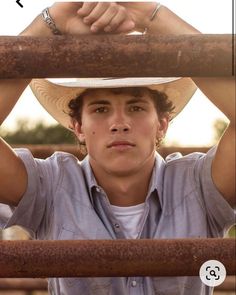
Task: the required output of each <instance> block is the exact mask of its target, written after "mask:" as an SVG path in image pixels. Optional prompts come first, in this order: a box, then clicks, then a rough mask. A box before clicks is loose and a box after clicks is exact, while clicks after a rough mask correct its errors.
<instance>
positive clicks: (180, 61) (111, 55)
mask: <svg viewBox="0 0 236 295" xmlns="http://www.w3.org/2000/svg"><path fill="white" fill-rule="evenodd" d="M233 43H235V38H232V35H230V34H225V35H216V34H215V35H213V34H212V35H209V34H206V35H162V36H160V35H148V34H147V35H98V36H80V37H73V36H66V37H65V36H57V37H50V38H48V37H41V38H39V37H26V36H21V37H9V36H7V37H0V78H43V77H48V78H50V77H54V78H56V77H57V78H59V77H64V78H66V77H67V78H69V77H81V78H82V77H155V76H159V77H166V76H171V77H175V76H187V77H197V76H199V77H204V76H205V77H206V76H211V77H216V76H232V75H233V71H234V67H235V65H234V64H233V63H234V58H233V57H234V52H233V48H234V44H233Z"/></svg>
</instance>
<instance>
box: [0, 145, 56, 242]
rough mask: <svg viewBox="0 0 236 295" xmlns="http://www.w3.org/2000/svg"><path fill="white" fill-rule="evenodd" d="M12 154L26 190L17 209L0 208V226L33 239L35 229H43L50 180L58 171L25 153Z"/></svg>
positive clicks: (52, 183)
mask: <svg viewBox="0 0 236 295" xmlns="http://www.w3.org/2000/svg"><path fill="white" fill-rule="evenodd" d="M15 151H16V153H17V154H18V156H19V157H20V158H21V159H22V161H23V163H24V165H25V167H26V170H27V175H28V184H27V189H26V192H25V193H24V195H23V197H22V199H21V201H20V202H19V204H18V206H17V207H8V206H7V205H1V207H0V210H1V211H0V225H1V227H2V228H7V227H10V226H13V225H19V226H22V227H23V228H25V229H26V230H27V231H29V232H30V234H31V235H32V236H33V237H35V234H36V232H37V230H38V228H39V227H40V230H41V231H42V230H43V229H44V228H45V230H46V228H47V223H48V222H49V218H50V215H51V213H52V212H51V211H52V207H53V198H52V196H53V190H54V188H55V179H54V178H55V177H57V178H59V175H58V173H59V172H58V171H57V170H59V169H53V168H52V167H51V161H47V160H40V159H35V158H33V156H32V154H31V153H30V151H29V150H27V149H15ZM53 170H54V171H53ZM16 181H17V180H16ZM12 185H14V181H13V184H12Z"/></svg>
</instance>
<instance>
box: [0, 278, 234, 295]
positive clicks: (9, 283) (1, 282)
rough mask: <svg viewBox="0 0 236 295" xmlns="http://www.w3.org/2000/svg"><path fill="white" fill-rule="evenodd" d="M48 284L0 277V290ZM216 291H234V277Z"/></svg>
mask: <svg viewBox="0 0 236 295" xmlns="http://www.w3.org/2000/svg"><path fill="white" fill-rule="evenodd" d="M47 288H48V284H47V281H46V280H45V279H0V291H1V290H2V291H3V290H4V291H6V290H7V291H13V290H14V291H36V290H38V291H47ZM215 290H216V291H224V292H233V291H236V280H235V277H231V276H229V277H226V279H225V281H224V282H223V283H222V284H221V285H219V286H217V287H215Z"/></svg>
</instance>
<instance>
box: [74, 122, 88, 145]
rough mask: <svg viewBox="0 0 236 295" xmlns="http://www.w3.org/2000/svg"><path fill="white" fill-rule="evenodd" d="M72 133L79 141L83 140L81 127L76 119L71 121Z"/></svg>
mask: <svg viewBox="0 0 236 295" xmlns="http://www.w3.org/2000/svg"><path fill="white" fill-rule="evenodd" d="M73 129H74V134H75V135H76V137H77V138H78V140H79V142H85V135H84V133H83V127H82V125H81V124H80V123H79V122H78V121H74V122H73Z"/></svg>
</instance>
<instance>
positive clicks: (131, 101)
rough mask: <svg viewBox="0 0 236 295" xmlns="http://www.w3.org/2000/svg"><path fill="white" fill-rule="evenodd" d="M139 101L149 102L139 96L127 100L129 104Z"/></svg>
mask: <svg viewBox="0 0 236 295" xmlns="http://www.w3.org/2000/svg"><path fill="white" fill-rule="evenodd" d="M138 102H142V103H148V101H147V100H146V99H143V98H141V97H140V98H139V97H135V98H132V99H130V100H128V101H127V104H132V103H138Z"/></svg>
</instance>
